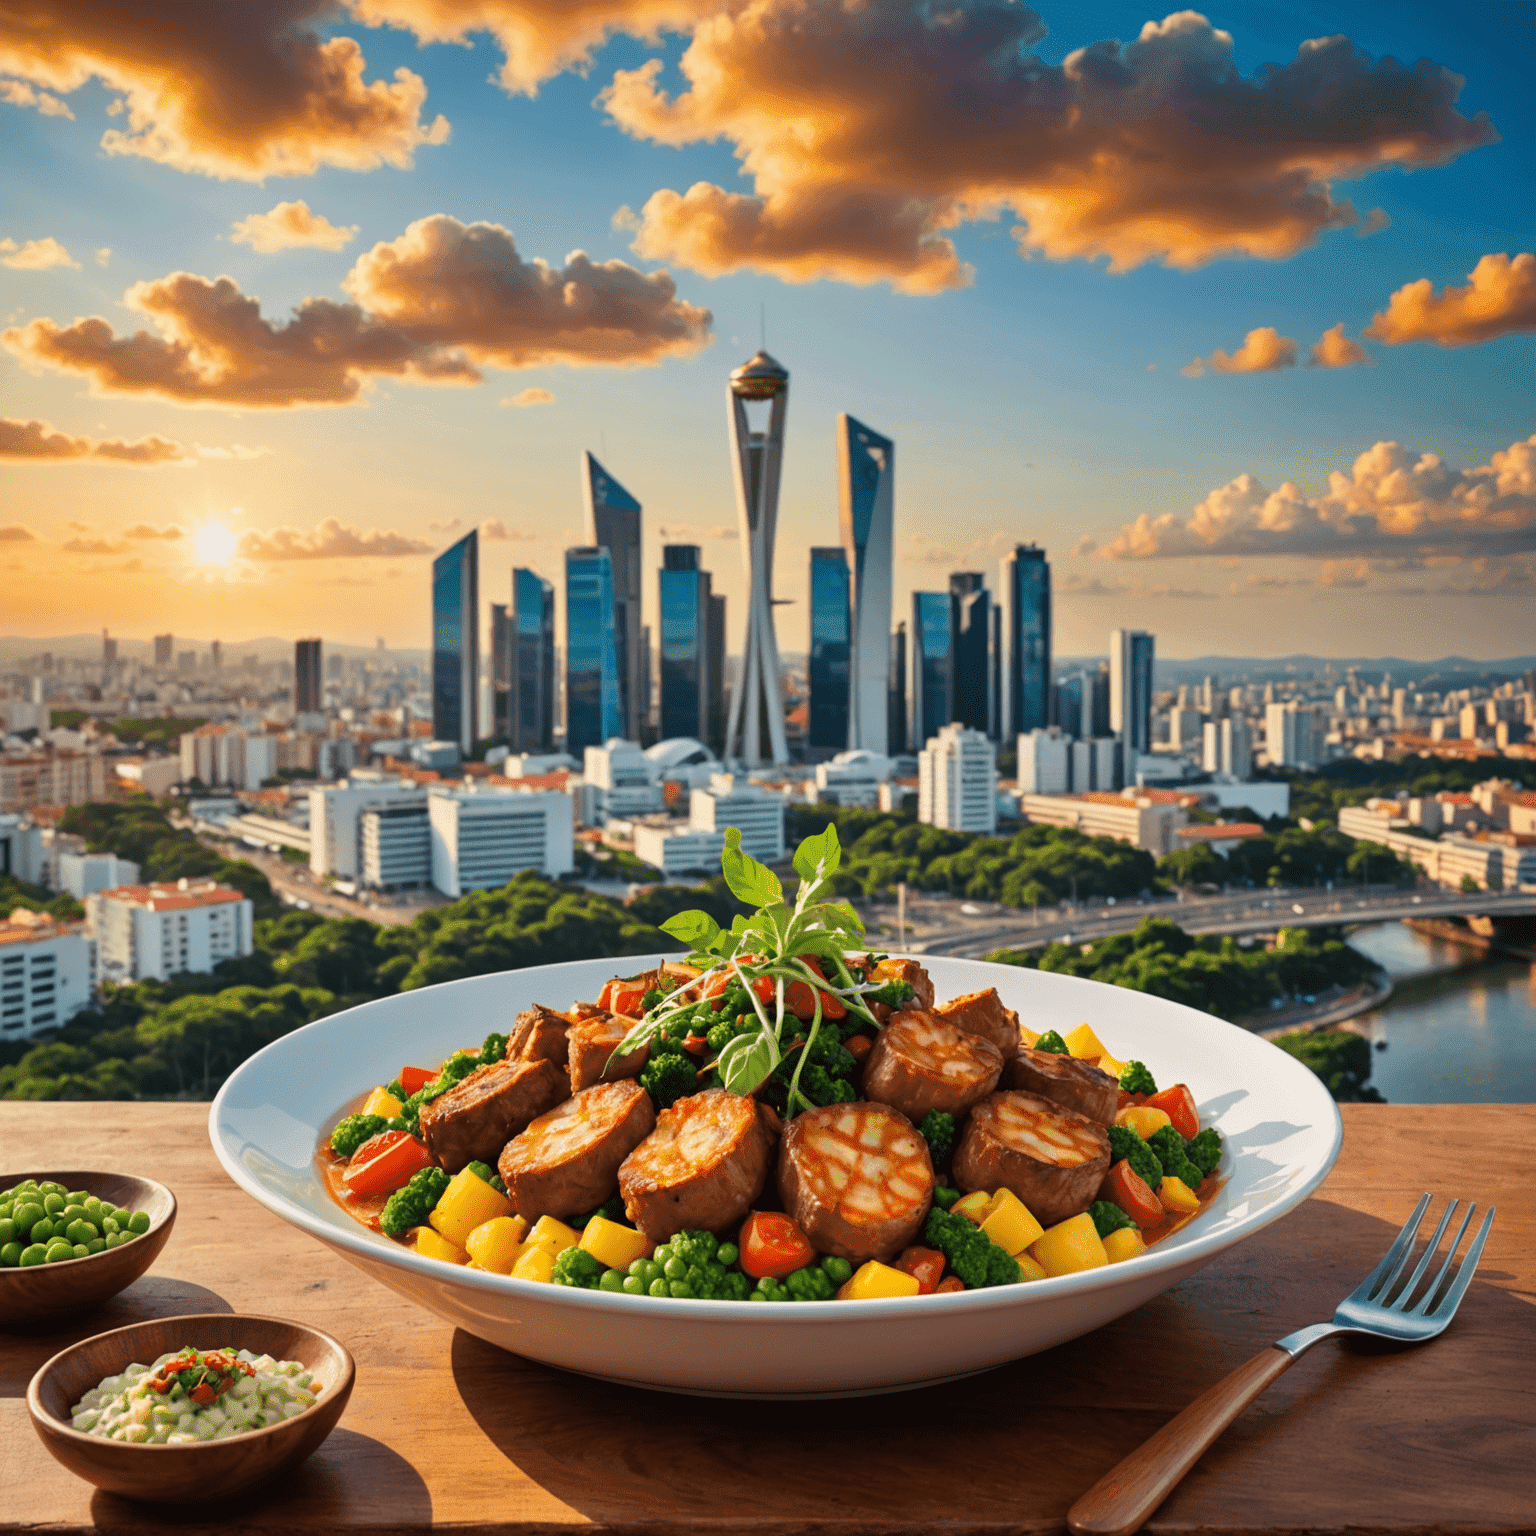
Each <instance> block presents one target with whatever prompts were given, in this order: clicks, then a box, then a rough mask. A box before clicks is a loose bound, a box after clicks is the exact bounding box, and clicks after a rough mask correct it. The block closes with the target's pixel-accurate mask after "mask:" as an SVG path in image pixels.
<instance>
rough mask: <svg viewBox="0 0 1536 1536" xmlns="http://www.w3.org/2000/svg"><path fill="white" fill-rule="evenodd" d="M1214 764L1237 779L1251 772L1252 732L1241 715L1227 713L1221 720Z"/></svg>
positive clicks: (1244, 777) (1243, 777) (1245, 776)
mask: <svg viewBox="0 0 1536 1536" xmlns="http://www.w3.org/2000/svg"><path fill="white" fill-rule="evenodd" d="M1216 766H1217V768H1218V769H1219V770H1220V771H1221V772H1222V773H1224V774H1227V775H1228V776H1229V777H1230V778H1234V779H1238V780H1242V779H1246V778H1247V777H1248V775H1249V774H1250V773H1252V772H1253V733H1252V732H1251V731H1250V730H1249V729H1248V722H1247V721H1246V720H1245V719H1244V718H1243V717H1242V716H1241V715H1229V716H1228V717H1227V718H1226V719H1225V720H1223V721H1222V722H1221V734H1220V741H1219V747H1218V754H1217V764H1216Z"/></svg>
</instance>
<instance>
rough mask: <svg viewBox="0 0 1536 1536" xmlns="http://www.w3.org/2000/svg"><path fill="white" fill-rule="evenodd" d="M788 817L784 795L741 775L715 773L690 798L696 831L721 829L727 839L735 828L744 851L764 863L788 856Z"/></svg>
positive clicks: (693, 826) (690, 820)
mask: <svg viewBox="0 0 1536 1536" xmlns="http://www.w3.org/2000/svg"><path fill="white" fill-rule="evenodd" d="M784 818H785V802H784V797H783V795H776V794H774V793H773V791H772V790H767V789H764V788H763V787H762V786H761V785H759V784H751V783H748V781H747V780H746V779H744V778H742V777H740V776H739V775H737V774H731V773H713V774H711V775H710V778H709V787H708V788H707V789H695V790H692V791H690V793H689V797H688V825H689V826H690V827H691V828H692V829H693V830H694V831H695V832H718V833H720V834H721V835H722V838H723V835H724V833H725V829H726V828H727V827H735V828H736V830H737V831H738V832H740V833H741V849H742V852H743V853H749V854H751V855H752V857H753V858H754V859H757V860H759V861H760V862H761V863H764V864H777V863H778V862H779V860H780V859H782V858H783V857H784V850H785V834H784ZM721 846H722V847H723V846H724V843H723V842H722V844H721ZM641 856H642V857H644V855H641ZM646 862H647V863H649V862H650V861H649V860H647V861H646ZM718 865H719V858H718V855H717V857H716V861H715V867H718Z"/></svg>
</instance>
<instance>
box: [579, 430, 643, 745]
mask: <svg viewBox="0 0 1536 1536" xmlns="http://www.w3.org/2000/svg"><path fill="white" fill-rule="evenodd" d="M581 495H582V501H583V504H584V506H585V508H586V514H587V543H588V544H593V545H601V546H602V547H603V548H604V549H606V550H607V551H608V558H609V560H610V561H611V562H612V564H613V645H614V657H615V661H616V664H617V666H618V676H619V718H620V720H621V721H622V722H623V723H622V725H621V727H620V729H619V731H618V733H617V734H618V735H621V736H623V737H624V739H625V740H626V741H639V739H640V717H641V711H642V707H643V704H644V702H645V701H644V693H645V688H644V685H643V683H642V680H641V674H642V669H643V667H644V665H645V661H646V657H645V652H644V649H643V647H642V644H641V638H640V510H641V509H640V503H639V502H638V501H636V500H635V498H634V497H633V496H631V495H630V494H629V492H628V491H626V490H625V489H624V487H623V486H622V485H620V484H619V482H618V481H617V480H615V479H614V478H613V476H612V475H610V474H609V473H608V471H607V470H606V469H604V468H603V466H602V465H601V464H599V463H598V462H597V460H596V459H595V458H593V457H592V455H591V454H590V453H583V454H582V456H581Z"/></svg>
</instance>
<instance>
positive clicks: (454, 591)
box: [432, 532, 480, 756]
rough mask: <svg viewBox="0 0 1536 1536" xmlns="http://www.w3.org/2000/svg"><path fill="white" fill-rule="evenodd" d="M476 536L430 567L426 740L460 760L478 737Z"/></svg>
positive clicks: (462, 540) (478, 544)
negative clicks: (449, 748) (455, 749)
mask: <svg viewBox="0 0 1536 1536" xmlns="http://www.w3.org/2000/svg"><path fill="white" fill-rule="evenodd" d="M479 712H480V535H479V533H478V532H475V533H470V534H466V535H465V536H464V537H463V538H462V539H460V540H459V542H458V543H457V544H455V545H454V546H453V548H452V549H449V550H446V551H444V553H442V554H440V555H439V556H438V557H437V559H436V560H434V561H433V562H432V734H433V736H435V737H436V738H437V740H438V741H455V742H457V743H458V745H459V751H460V752H462V753H463V754H464V755H465V756H468V755H469V753H470V752H472V751H473V750H474V746H475V742H476V741H477V740H479V737H480V719H479Z"/></svg>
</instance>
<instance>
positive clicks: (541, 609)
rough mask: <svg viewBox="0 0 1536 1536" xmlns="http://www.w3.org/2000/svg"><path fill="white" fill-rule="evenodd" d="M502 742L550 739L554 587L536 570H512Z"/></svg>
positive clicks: (522, 746)
mask: <svg viewBox="0 0 1536 1536" xmlns="http://www.w3.org/2000/svg"><path fill="white" fill-rule="evenodd" d="M506 632H507V648H508V649H507V656H506V661H505V671H506V677H507V723H506V732H507V743H508V745H509V746H510V747H511V748H512V750H513V751H514V752H548V751H550V750H551V748H553V746H554V744H555V589H554V587H553V586H552V585H551V584H550V583H549V582H547V581H545V580H544V578H543V577H542V576H540V575H539V573H538V572H537V571H530V570H528V569H526V568H525V567H524V566H514V567H513V570H512V607H511V611H510V612H509V613H508V615H507V625H506Z"/></svg>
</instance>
